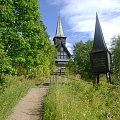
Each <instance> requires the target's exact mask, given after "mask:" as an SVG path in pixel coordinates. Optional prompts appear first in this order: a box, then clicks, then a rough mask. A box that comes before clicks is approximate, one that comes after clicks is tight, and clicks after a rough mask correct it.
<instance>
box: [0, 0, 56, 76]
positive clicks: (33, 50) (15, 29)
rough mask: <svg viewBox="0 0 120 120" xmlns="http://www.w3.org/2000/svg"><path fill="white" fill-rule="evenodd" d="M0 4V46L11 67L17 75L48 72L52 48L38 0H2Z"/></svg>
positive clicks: (52, 56) (52, 53) (53, 52)
mask: <svg viewBox="0 0 120 120" xmlns="http://www.w3.org/2000/svg"><path fill="white" fill-rule="evenodd" d="M0 7H1V11H0V15H1V19H0V40H1V41H0V46H1V49H2V50H3V51H4V52H5V54H6V57H9V58H10V59H11V63H10V64H11V66H12V67H13V69H15V70H16V73H17V74H18V75H21V74H24V75H27V76H28V75H29V76H31V74H32V76H34V75H33V73H35V75H38V74H40V73H41V74H40V75H45V74H46V75H47V74H49V72H50V66H51V64H52V63H53V60H54V55H55V48H54V47H53V46H52V45H51V43H50V40H49V35H48V34H47V32H46V27H45V26H44V24H43V22H42V21H41V20H40V13H39V12H38V9H39V5H38V1H37V0H31V1H30V0H20V1H16V0H2V1H1V6H0ZM49 50H51V52H50V51H49ZM34 71H35V72H34ZM36 71H37V72H36ZM38 71H39V72H38Z"/></svg>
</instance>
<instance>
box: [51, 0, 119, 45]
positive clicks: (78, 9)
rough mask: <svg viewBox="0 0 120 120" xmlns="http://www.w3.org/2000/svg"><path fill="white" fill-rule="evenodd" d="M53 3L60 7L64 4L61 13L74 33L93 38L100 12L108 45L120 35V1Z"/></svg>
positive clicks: (83, 0) (87, 0)
mask: <svg viewBox="0 0 120 120" xmlns="http://www.w3.org/2000/svg"><path fill="white" fill-rule="evenodd" d="M51 1H53V3H56V4H58V5H60V4H62V7H61V10H60V13H61V15H62V16H63V17H64V18H65V19H66V21H67V23H68V24H69V26H70V29H71V30H72V32H87V33H89V34H90V37H92V38H93V35H94V29H95V13H96V12H98V16H99V19H100V23H101V27H102V30H103V34H104V38H105V41H106V43H110V39H111V38H112V37H113V36H114V35H116V34H118V33H120V0H51ZM55 1H56V2H55ZM88 39H89V38H88Z"/></svg>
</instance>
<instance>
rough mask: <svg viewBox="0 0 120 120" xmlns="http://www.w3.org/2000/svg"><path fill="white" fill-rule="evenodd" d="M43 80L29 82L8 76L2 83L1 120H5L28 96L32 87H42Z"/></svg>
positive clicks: (0, 90) (0, 84) (0, 97)
mask: <svg viewBox="0 0 120 120" xmlns="http://www.w3.org/2000/svg"><path fill="white" fill-rule="evenodd" d="M42 82H43V80H28V79H25V78H24V77H22V76H21V77H12V76H6V77H5V80H3V81H1V82H0V120H5V119H6V118H7V116H8V115H9V114H10V113H11V111H12V108H13V107H14V106H15V105H16V104H17V102H18V101H19V100H20V99H21V98H22V97H23V96H24V95H26V94H27V92H28V91H29V89H30V88H31V87H32V86H35V85H40V84H41V83H42Z"/></svg>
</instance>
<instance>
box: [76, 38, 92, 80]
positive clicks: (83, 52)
mask: <svg viewBox="0 0 120 120" xmlns="http://www.w3.org/2000/svg"><path fill="white" fill-rule="evenodd" d="M92 44H93V41H90V40H89V41H87V42H85V43H83V42H82V41H80V42H79V43H76V44H75V45H74V63H75V66H76V68H77V73H79V74H80V75H81V77H82V78H91V75H92V74H91V68H90V55H89V53H90V52H91V49H92Z"/></svg>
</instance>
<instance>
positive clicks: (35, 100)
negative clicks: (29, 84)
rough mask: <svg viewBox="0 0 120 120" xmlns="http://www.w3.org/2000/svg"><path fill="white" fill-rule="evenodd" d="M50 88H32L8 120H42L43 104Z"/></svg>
mask: <svg viewBox="0 0 120 120" xmlns="http://www.w3.org/2000/svg"><path fill="white" fill-rule="evenodd" d="M47 91H48V86H42V87H40V88H38V87H36V88H32V89H31V90H30V91H29V92H28V94H27V95H26V96H25V97H23V98H22V99H21V100H20V102H19V103H18V104H17V105H16V106H15V108H14V109H13V112H12V114H11V115H10V116H9V117H8V119H7V120H42V117H41V113H42V102H43V100H44V97H45V96H46V95H47Z"/></svg>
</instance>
